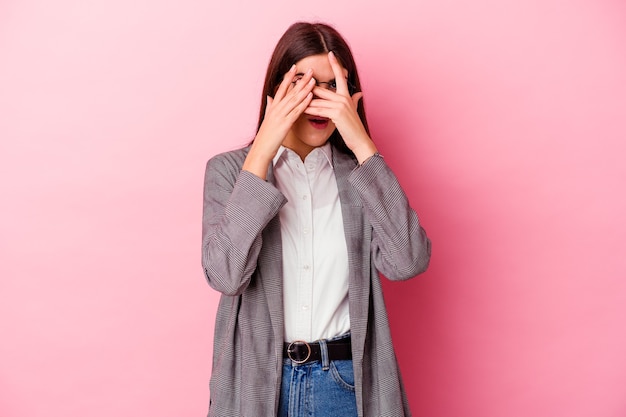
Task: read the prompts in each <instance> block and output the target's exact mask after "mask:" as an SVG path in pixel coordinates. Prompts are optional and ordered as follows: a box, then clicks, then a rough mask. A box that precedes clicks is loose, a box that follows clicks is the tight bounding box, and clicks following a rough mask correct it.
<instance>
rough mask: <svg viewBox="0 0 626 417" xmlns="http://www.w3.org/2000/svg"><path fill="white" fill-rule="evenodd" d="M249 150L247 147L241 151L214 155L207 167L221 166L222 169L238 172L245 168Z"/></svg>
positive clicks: (236, 150)
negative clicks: (244, 163) (244, 164)
mask: <svg viewBox="0 0 626 417" xmlns="http://www.w3.org/2000/svg"><path fill="white" fill-rule="evenodd" d="M249 150H250V147H249V146H246V147H243V148H240V149H235V150H232V151H227V152H221V153H218V154H217V155H214V156H212V157H211V158H209V160H208V162H207V167H211V166H213V167H218V166H219V167H221V168H222V169H228V168H230V169H234V170H236V171H237V172H238V171H239V170H240V169H241V167H242V166H243V162H244V161H245V159H246V156H247V155H248V151H249Z"/></svg>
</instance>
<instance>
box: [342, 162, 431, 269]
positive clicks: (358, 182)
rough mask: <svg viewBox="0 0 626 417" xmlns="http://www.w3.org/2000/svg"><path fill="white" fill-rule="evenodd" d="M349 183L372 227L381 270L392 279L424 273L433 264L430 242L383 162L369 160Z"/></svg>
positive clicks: (375, 257)
mask: <svg viewBox="0 0 626 417" xmlns="http://www.w3.org/2000/svg"><path fill="white" fill-rule="evenodd" d="M348 181H349V182H350V183H351V184H352V186H353V187H354V188H355V189H356V191H357V193H358V194H359V196H360V197H361V200H362V201H363V206H364V212H365V215H366V217H367V219H368V220H369V222H370V224H371V226H372V245H371V250H372V258H373V261H374V265H375V266H376V268H377V269H378V271H379V272H381V273H382V274H383V275H384V276H386V277H387V278H388V279H390V280H405V279H409V278H412V277H414V276H415V275H418V274H420V273H422V272H424V271H425V270H426V269H427V268H428V264H429V261H430V254H431V242H430V239H429V238H428V236H427V235H426V231H425V230H424V229H423V228H422V227H421V225H420V222H419V218H418V217H417V214H416V213H415V210H413V209H412V208H411V206H410V205H409V201H408V199H407V196H406V194H405V192H404V190H403V189H402V187H401V186H400V183H399V182H398V179H397V178H396V176H395V174H394V173H393V172H392V171H391V169H390V168H389V166H388V165H387V163H386V162H385V161H384V159H383V158H382V157H379V156H376V157H372V158H370V159H368V160H367V161H366V162H365V163H364V164H363V165H361V166H360V167H358V168H356V169H354V171H352V173H351V174H350V177H349V178H348Z"/></svg>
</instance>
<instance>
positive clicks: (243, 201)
mask: <svg viewBox="0 0 626 417" xmlns="http://www.w3.org/2000/svg"><path fill="white" fill-rule="evenodd" d="M235 155H237V154H236V153H227V154H222V155H218V156H217V157H215V158H212V159H211V160H210V161H209V162H208V163H207V167H206V174H205V178H204V208H203V213H202V267H203V269H204V273H205V275H206V278H207V280H208V282H209V285H210V286H211V287H212V288H214V289H215V290H217V291H219V292H221V293H223V294H226V295H238V294H241V292H243V290H244V289H245V288H246V287H247V286H248V284H249V283H250V279H251V277H252V274H253V273H254V271H255V269H256V267H257V257H258V255H259V251H260V250H261V245H262V238H261V233H262V231H263V229H264V228H265V226H266V225H267V223H268V222H269V221H270V220H271V219H272V218H274V216H276V214H277V213H278V211H279V210H280V208H281V207H282V206H283V205H284V204H285V203H286V199H285V197H284V196H283V195H282V194H281V193H280V191H278V189H276V187H274V186H273V185H272V184H270V183H268V182H266V181H263V180H262V179H260V178H259V177H257V176H256V175H254V174H252V173H250V172H248V171H241V163H243V158H244V157H245V155H243V152H242V153H241V155H238V156H240V158H237V157H236V156H235Z"/></svg>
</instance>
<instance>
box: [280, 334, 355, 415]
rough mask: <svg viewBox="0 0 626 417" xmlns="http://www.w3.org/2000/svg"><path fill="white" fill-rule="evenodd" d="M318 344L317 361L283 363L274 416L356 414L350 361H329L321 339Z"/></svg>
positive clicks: (288, 361) (286, 360) (286, 361)
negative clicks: (276, 413)
mask: <svg viewBox="0 0 626 417" xmlns="http://www.w3.org/2000/svg"><path fill="white" fill-rule="evenodd" d="M320 347H321V350H322V360H321V361H314V362H309V363H305V364H301V365H298V364H296V363H294V362H292V361H291V359H285V361H284V362H283V379H282V384H281V387H280V402H279V406H278V417H304V416H306V417H352V416H357V414H358V413H357V410H356V397H355V394H354V370H353V367H352V360H340V361H329V360H328V352H327V351H326V344H325V342H324V341H323V340H322V341H320Z"/></svg>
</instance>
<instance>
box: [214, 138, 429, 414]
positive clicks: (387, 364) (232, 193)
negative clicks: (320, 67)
mask: <svg viewBox="0 0 626 417" xmlns="http://www.w3.org/2000/svg"><path fill="white" fill-rule="evenodd" d="M248 149H249V148H245V149H240V150H236V151H232V152H226V153H223V154H220V155H217V156H215V157H213V158H211V160H209V162H208V163H207V167H206V175H205V182H204V210H203V222H202V266H203V268H204V272H205V274H206V278H207V280H208V282H209V285H210V286H211V287H212V288H214V289H215V290H217V291H219V292H221V293H222V296H221V299H220V303H219V306H218V310H217V316H216V323H215V337H214V351H213V370H212V375H211V383H210V395H211V400H210V406H209V416H216V417H265V416H268V417H269V416H275V415H276V413H277V405H278V399H279V392H280V383H281V370H282V362H283V360H282V347H283V302H282V276H281V274H282V260H281V257H282V249H281V233H280V222H279V217H278V215H277V214H278V212H279V210H280V208H281V207H282V206H283V205H284V204H285V202H286V199H285V197H284V196H283V195H282V194H281V192H280V191H279V190H278V189H277V188H276V187H275V186H274V185H273V175H272V169H271V167H270V170H269V173H268V180H267V181H263V180H261V179H260V178H258V177H257V176H255V175H253V174H251V173H249V172H246V171H242V170H241V167H242V164H243V161H244V159H245V157H246V155H247V153H248ZM333 165H334V170H335V177H336V179H337V185H338V189H339V198H340V200H341V210H342V214H343V222H344V229H345V236H346V242H347V245H348V256H349V296H348V297H349V304H350V325H351V333H352V355H353V362H354V377H355V386H356V399H357V406H358V410H359V416H362V417H370V416H371V417H374V416H375V417H381V416H389V417H399V416H409V415H410V411H409V407H408V402H407V400H406V395H405V392H404V388H403V385H402V379H401V377H400V372H399V370H398V366H397V362H396V356H395V353H394V349H393V345H392V342H391V334H390V330H389V324H388V320H387V312H386V309H385V305H384V300H383V293H382V289H381V283H380V279H379V274H378V273H379V272H381V273H382V274H384V275H385V276H386V277H387V278H389V279H391V280H404V279H408V278H411V277H413V276H415V275H417V274H419V273H421V272H423V271H424V270H426V268H427V266H428V262H429V260H430V240H429V239H428V237H427V236H426V233H425V232H424V230H423V229H422V227H421V226H420V224H419V220H418V218H417V215H416V214H415V212H414V211H413V209H412V208H411V207H410V206H409V203H408V201H407V198H406V195H405V193H404V191H403V190H402V188H401V187H400V185H399V183H398V180H397V178H396V177H395V175H394V174H393V172H392V171H391V170H390V169H389V167H388V166H387V164H386V163H385V161H384V160H383V158H381V157H373V158H371V159H370V160H368V161H367V162H366V163H365V164H363V165H362V166H361V167H357V163H356V161H355V160H354V159H352V158H351V157H349V156H347V155H345V154H343V153H341V152H339V151H337V150H336V149H333Z"/></svg>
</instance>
